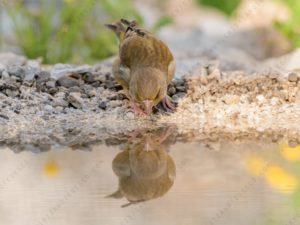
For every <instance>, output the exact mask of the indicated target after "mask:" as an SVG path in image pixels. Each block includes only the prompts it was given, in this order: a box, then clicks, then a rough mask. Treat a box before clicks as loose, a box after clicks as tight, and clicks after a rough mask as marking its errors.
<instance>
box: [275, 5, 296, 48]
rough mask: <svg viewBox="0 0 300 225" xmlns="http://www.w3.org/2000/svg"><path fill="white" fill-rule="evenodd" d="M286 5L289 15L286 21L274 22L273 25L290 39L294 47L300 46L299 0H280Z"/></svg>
mask: <svg viewBox="0 0 300 225" xmlns="http://www.w3.org/2000/svg"><path fill="white" fill-rule="evenodd" d="M281 1H282V2H283V3H285V4H286V5H287V7H288V8H289V10H290V13H291V16H290V18H289V19H288V21H287V22H284V23H280V22H275V26H276V27H277V28H278V29H279V30H280V31H281V32H282V33H283V34H284V35H285V36H286V37H287V38H288V39H289V40H290V41H291V43H292V45H293V46H294V47H295V48H299V47H300V1H299V0H281Z"/></svg>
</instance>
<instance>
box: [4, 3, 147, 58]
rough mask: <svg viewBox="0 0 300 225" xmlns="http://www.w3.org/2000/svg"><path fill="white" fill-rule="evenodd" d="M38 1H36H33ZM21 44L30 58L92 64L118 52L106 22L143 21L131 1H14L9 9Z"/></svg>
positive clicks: (9, 5)
mask: <svg viewBox="0 0 300 225" xmlns="http://www.w3.org/2000/svg"><path fill="white" fill-rule="evenodd" d="M33 2H34V1H33ZM5 7H6V8H7V11H8V13H9V16H10V17H11V19H12V21H13V29H14V32H15V33H16V36H17V39H18V44H19V45H20V46H21V48H22V50H23V52H24V54H25V55H27V56H28V57H29V58H37V57H43V60H44V63H49V64H50V63H57V62H73V63H77V62H81V63H82V62H90V61H94V60H96V59H103V58H106V57H108V56H110V55H112V54H114V53H115V52H116V51H117V45H116V39H115V37H114V34H113V33H112V32H110V31H109V30H107V29H106V28H105V27H104V26H103V23H104V21H103V20H104V19H105V21H106V22H107V21H115V20H118V19H120V17H121V16H122V17H125V18H130V19H136V20H137V21H139V22H142V19H141V17H140V15H139V14H138V13H137V12H136V10H135V9H134V7H133V5H132V1H131V0H114V1H111V0H85V1H81V0H64V1H57V0H53V1H47V0H40V1H35V3H34V5H33V6H31V7H30V5H28V4H25V2H24V1H23V0H13V1H11V2H10V3H9V4H7V5H6V6H5Z"/></svg>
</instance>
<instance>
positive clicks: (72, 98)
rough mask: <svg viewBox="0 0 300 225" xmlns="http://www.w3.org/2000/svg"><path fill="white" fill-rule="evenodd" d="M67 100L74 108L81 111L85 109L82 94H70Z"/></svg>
mask: <svg viewBox="0 0 300 225" xmlns="http://www.w3.org/2000/svg"><path fill="white" fill-rule="evenodd" d="M67 99H68V102H69V103H70V104H71V105H72V106H73V107H74V108H76V109H81V108H82V107H83V100H82V98H81V93H80V92H72V93H70V94H69V96H68V98H67Z"/></svg>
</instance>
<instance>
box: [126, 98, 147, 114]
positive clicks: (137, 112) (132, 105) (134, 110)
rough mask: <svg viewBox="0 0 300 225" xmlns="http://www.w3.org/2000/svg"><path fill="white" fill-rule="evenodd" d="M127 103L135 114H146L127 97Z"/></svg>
mask: <svg viewBox="0 0 300 225" xmlns="http://www.w3.org/2000/svg"><path fill="white" fill-rule="evenodd" d="M129 104H130V106H131V108H132V109H133V112H134V114H135V115H137V116H146V113H145V112H144V111H143V110H142V109H141V108H140V107H139V106H138V105H137V104H136V103H135V102H134V101H133V100H132V99H129Z"/></svg>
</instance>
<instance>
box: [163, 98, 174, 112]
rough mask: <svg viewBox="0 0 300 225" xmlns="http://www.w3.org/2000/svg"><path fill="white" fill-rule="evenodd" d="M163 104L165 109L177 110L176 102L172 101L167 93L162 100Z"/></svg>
mask: <svg viewBox="0 0 300 225" xmlns="http://www.w3.org/2000/svg"><path fill="white" fill-rule="evenodd" d="M162 105H163V107H164V109H165V110H167V111H168V110H171V111H172V112H175V110H176V108H175V106H174V104H173V103H172V101H171V98H170V97H169V96H168V95H166V96H165V97H164V98H163V100H162Z"/></svg>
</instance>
